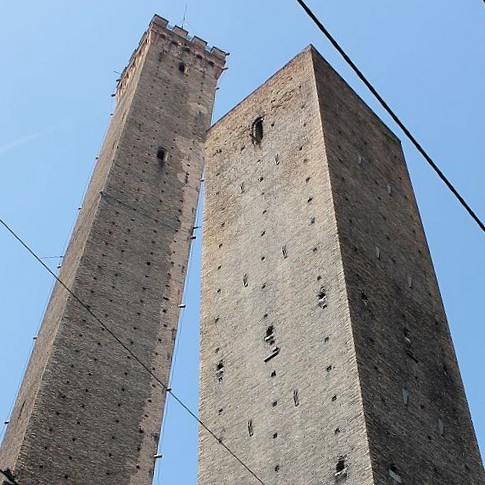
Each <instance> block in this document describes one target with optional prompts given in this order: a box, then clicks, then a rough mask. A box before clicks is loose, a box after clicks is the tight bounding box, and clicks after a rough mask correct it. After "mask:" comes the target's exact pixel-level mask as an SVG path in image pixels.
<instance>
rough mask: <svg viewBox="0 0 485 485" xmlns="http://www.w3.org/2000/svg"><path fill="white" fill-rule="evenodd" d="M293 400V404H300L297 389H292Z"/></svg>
mask: <svg viewBox="0 0 485 485" xmlns="http://www.w3.org/2000/svg"><path fill="white" fill-rule="evenodd" d="M293 402H294V403H295V406H299V405H300V396H299V394H298V389H295V390H294V391H293Z"/></svg>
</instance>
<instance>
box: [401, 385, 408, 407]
mask: <svg viewBox="0 0 485 485" xmlns="http://www.w3.org/2000/svg"><path fill="white" fill-rule="evenodd" d="M402 400H403V402H404V405H405V406H407V405H408V404H409V391H408V390H407V389H406V388H405V387H403V388H402Z"/></svg>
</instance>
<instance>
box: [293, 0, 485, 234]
mask: <svg viewBox="0 0 485 485" xmlns="http://www.w3.org/2000/svg"><path fill="white" fill-rule="evenodd" d="M296 2H297V3H298V4H299V5H300V6H301V8H303V10H304V11H305V13H306V14H307V15H308V16H309V17H310V18H311V19H312V20H313V22H314V23H315V24H316V26H317V27H318V28H319V30H320V31H321V32H322V33H323V35H324V36H325V37H326V38H327V39H328V40H329V41H330V43H331V44H332V46H333V47H334V48H335V49H336V50H337V52H338V53H339V54H340V55H341V56H342V57H343V58H344V60H345V62H346V63H347V64H348V65H349V66H350V67H351V68H352V70H353V71H354V72H355V74H357V76H358V78H359V79H360V80H361V81H362V82H363V83H364V84H365V85H366V87H367V89H369V91H370V92H371V93H372V94H373V95H374V97H375V98H376V99H377V101H379V103H380V104H381V106H382V107H383V108H384V109H385V110H386V111H387V113H388V114H389V115H390V117H391V118H392V119H393V120H394V121H395V123H396V124H397V125H398V126H399V128H401V130H402V131H403V132H404V134H405V135H406V137H407V138H408V139H409V140H410V141H411V143H412V144H413V145H414V146H415V147H416V149H417V150H418V152H419V153H421V155H422V156H423V157H424V159H425V160H426V162H428V164H429V165H430V166H431V168H432V169H433V170H434V171H435V172H436V174H437V175H438V177H439V178H440V179H441V180H442V182H443V183H444V184H445V185H446V187H448V189H449V190H450V192H451V193H452V194H453V195H454V196H455V197H456V198H457V199H458V201H459V202H460V204H461V205H462V206H463V207H464V208H465V210H466V211H467V212H468V214H469V215H470V217H471V218H472V219H473V220H474V221H475V222H476V223H477V224H478V226H479V227H480V229H481V230H482V231H483V232H485V223H483V221H482V220H481V219H480V218H479V217H478V215H477V214H476V213H475V211H474V210H473V209H472V208H471V207H470V206H469V205H468V203H467V202H466V200H465V199H464V198H463V197H462V195H461V194H460V193H459V192H458V190H457V189H456V188H455V186H454V185H453V184H452V183H451V182H450V180H449V179H448V178H447V177H446V175H445V174H444V173H443V172H442V171H441V169H440V168H439V167H438V165H437V164H436V162H435V161H434V160H433V159H432V158H431V156H430V155H429V154H428V152H427V151H426V150H425V149H424V148H423V146H422V145H421V144H420V143H419V142H418V140H417V139H416V138H415V137H414V135H413V134H412V133H411V131H410V130H409V129H408V128H407V127H406V125H405V124H404V122H403V121H401V119H400V118H399V116H398V115H397V114H396V113H395V112H394V110H393V109H392V108H391V107H390V106H389V105H388V104H387V102H386V101H385V100H384V98H383V97H382V96H381V95H380V94H379V92H378V91H377V89H376V88H375V87H374V86H373V85H372V84H371V82H370V81H369V80H368V79H367V77H366V76H365V75H364V74H363V72H362V71H361V70H360V69H359V68H358V67H357V65H356V64H355V62H354V61H353V60H352V59H351V57H350V56H349V55H348V54H347V53H346V52H345V51H344V49H343V48H342V47H341V45H340V44H339V43H338V42H337V40H336V39H335V38H334V37H333V35H332V34H331V33H330V32H329V31H328V30H327V28H326V27H325V26H324V25H323V23H322V22H321V21H320V20H319V19H318V17H317V16H316V15H315V13H314V12H313V11H312V10H311V9H310V7H309V6H308V5H307V4H306V3H305V2H304V0H296Z"/></svg>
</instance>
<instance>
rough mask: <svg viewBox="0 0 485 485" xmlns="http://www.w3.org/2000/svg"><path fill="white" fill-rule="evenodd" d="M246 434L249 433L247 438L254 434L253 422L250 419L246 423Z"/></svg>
mask: <svg viewBox="0 0 485 485" xmlns="http://www.w3.org/2000/svg"><path fill="white" fill-rule="evenodd" d="M248 433H249V436H253V434H254V428H253V420H252V419H250V420H249V421H248Z"/></svg>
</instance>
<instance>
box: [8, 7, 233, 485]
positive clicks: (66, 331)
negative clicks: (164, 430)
mask: <svg viewBox="0 0 485 485" xmlns="http://www.w3.org/2000/svg"><path fill="white" fill-rule="evenodd" d="M225 56H226V54H225V53H224V52H222V51H221V50H219V49H217V48H212V49H210V50H209V49H208V48H207V44H206V42H204V41H203V40H201V39H199V38H197V37H194V38H188V36H187V32H186V31H185V30H183V29H181V28H180V27H175V28H173V29H171V28H168V22H167V21H166V20H164V19H162V18H160V17H157V16H156V17H154V19H153V21H152V22H151V24H150V27H149V29H148V31H147V32H146V33H145V35H144V36H143V38H142V39H141V42H140V45H139V47H138V48H137V49H136V51H135V53H134V54H133V56H132V58H131V60H130V62H129V65H128V67H127V68H126V69H125V70H124V72H123V74H122V76H121V79H120V81H119V84H118V89H117V92H116V97H117V101H118V106H117V108H116V111H115V113H114V116H113V118H112V121H111V124H110V128H109V131H108V134H107V136H106V139H105V142H104V145H103V148H102V150H101V153H100V156H99V160H98V163H97V166H96V169H95V172H94V174H93V177H92V180H91V183H90V186H89V189H88V192H87V194H86V197H85V200H84V204H83V208H82V210H81V213H80V215H79V219H78V221H77V224H76V227H75V229H74V233H73V235H72V238H71V242H70V245H69V249H68V251H67V253H66V255H65V258H64V264H63V266H62V270H61V272H60V275H59V276H60V279H61V280H62V281H63V282H64V283H65V284H66V285H67V286H68V287H69V288H70V289H72V291H73V292H74V293H75V294H76V295H77V296H78V297H79V298H80V299H81V300H82V301H83V302H84V303H85V304H87V305H89V309H90V310H91V311H92V312H93V313H94V315H96V316H97V317H99V318H100V319H101V320H102V321H103V322H104V323H105V324H106V326H107V327H108V328H109V329H110V330H111V331H112V332H114V333H115V334H116V336H117V337H118V338H119V339H121V340H122V342H123V343H124V344H125V345H126V346H128V347H129V349H130V350H132V351H133V352H134V354H136V356H137V357H139V358H140V360H141V361H142V362H143V363H144V364H145V365H146V366H147V367H148V368H149V369H150V370H151V371H152V372H153V373H154V374H155V375H156V376H157V377H158V378H159V379H160V380H161V381H162V382H167V381H168V377H169V371H170V364H171V358H172V351H173V344H174V341H175V334H176V330H177V321H178V314H179V308H178V307H179V305H180V303H181V300H182V291H183V283H184V278H185V273H186V269H187V258H188V253H189V248H190V241H191V237H192V235H193V225H194V219H195V210H196V205H197V198H198V192H199V182H200V176H201V172H202V164H203V144H204V140H205V135H206V131H207V129H208V128H209V126H210V121H211V113H212V107H213V101H214V94H215V90H216V83H217V79H218V78H219V76H220V74H221V72H222V69H223V67H224V63H225ZM164 402H165V393H164V390H163V389H162V388H160V386H159V385H158V384H157V383H156V381H155V380H154V379H152V377H151V376H150V374H149V373H148V372H147V371H146V370H145V369H143V367H142V366H140V364H139V363H138V362H136V361H135V360H134V359H133V357H132V355H130V353H129V352H127V351H126V350H125V349H123V347H122V346H120V345H119V343H118V342H117V341H116V340H115V339H114V338H113V337H112V336H111V335H110V334H109V332H108V331H106V330H105V329H104V328H102V326H101V325H100V324H99V322H97V321H96V320H95V319H94V318H93V317H92V316H91V315H90V314H89V313H88V312H87V311H86V309H85V308H84V307H82V306H81V305H80V304H79V302H78V301H76V299H74V298H73V297H72V296H71V295H70V294H69V293H68V292H67V291H66V290H65V289H64V288H63V287H62V286H60V285H56V287H55V289H54V291H53V294H52V297H51V300H50V303H49V306H48V309H47V312H46V315H45V318H44V322H43V324H42V328H41V331H40V334H39V337H38V340H37V343H36V347H35V350H34V353H33V355H32V358H31V361H30V364H29V367H28V370H27V373H26V375H25V378H24V381H23V384H22V387H21V390H20V393H19V395H18V398H17V402H16V405H15V409H14V412H13V414H12V416H11V419H10V424H9V426H8V430H7V433H6V436H5V439H4V441H3V444H2V447H1V449H0V468H1V469H6V468H8V469H10V470H11V471H12V472H13V474H14V476H15V477H16V478H17V480H18V482H19V483H20V484H22V485H23V484H25V485H27V484H31V485H34V484H35V485H59V484H62V483H72V484H76V485H80V484H84V483H103V484H112V485H125V484H126V485H128V484H129V485H150V484H151V483H152V474H153V467H154V455H155V453H156V450H157V444H158V438H159V430H160V423H161V417H162V412H163V406H164Z"/></svg>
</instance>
